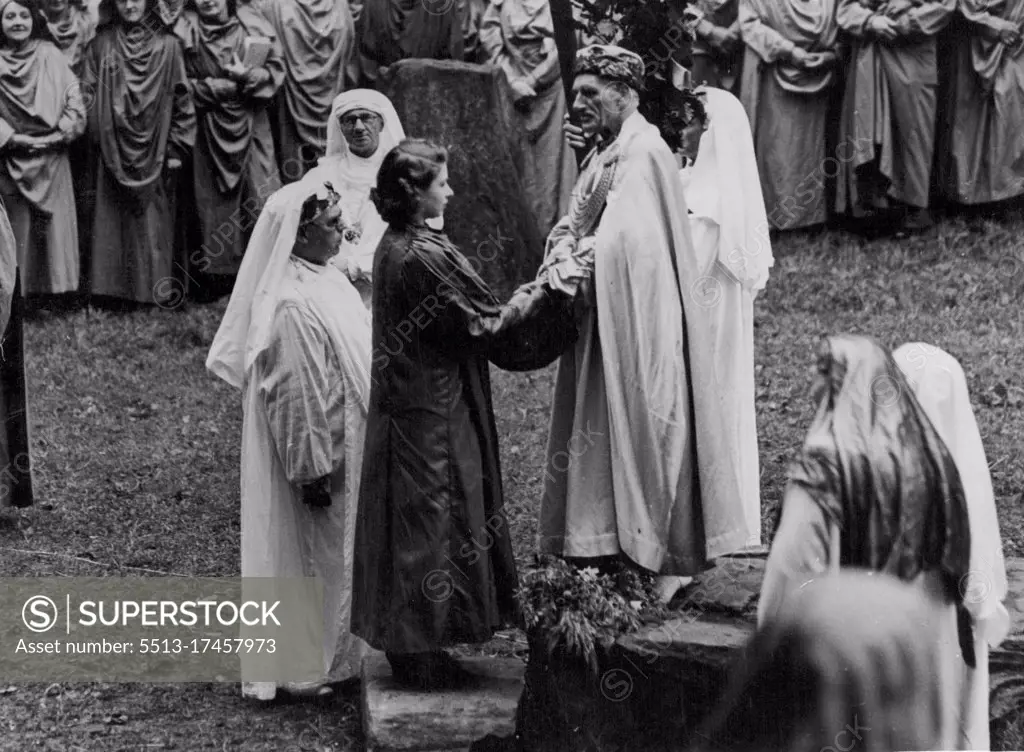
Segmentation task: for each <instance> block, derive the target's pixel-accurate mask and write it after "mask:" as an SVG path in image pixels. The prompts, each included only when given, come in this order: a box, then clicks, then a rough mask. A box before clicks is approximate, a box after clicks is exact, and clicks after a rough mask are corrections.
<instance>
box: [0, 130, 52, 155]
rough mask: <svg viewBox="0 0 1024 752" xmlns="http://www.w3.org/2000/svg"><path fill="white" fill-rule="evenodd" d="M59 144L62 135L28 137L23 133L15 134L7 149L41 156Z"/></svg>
mask: <svg viewBox="0 0 1024 752" xmlns="http://www.w3.org/2000/svg"><path fill="white" fill-rule="evenodd" d="M59 143H60V134H51V135H49V136H28V135H25V134H23V133H15V134H14V135H13V136H11V138H10V140H9V141H8V142H7V147H8V148H9V149H11V150H13V151H17V152H21V153H22V154H41V153H42V152H44V151H47V150H48V149H52V148H54V147H56V146H57V145H58V144H59Z"/></svg>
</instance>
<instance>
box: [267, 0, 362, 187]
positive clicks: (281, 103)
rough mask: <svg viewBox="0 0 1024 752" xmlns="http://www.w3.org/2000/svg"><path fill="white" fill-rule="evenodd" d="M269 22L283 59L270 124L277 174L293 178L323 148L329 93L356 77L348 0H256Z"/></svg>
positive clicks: (285, 179)
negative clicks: (342, 0) (286, 0)
mask: <svg viewBox="0 0 1024 752" xmlns="http://www.w3.org/2000/svg"><path fill="white" fill-rule="evenodd" d="M254 6H255V7H256V8H257V9H258V10H259V11H260V12H261V13H263V15H264V16H266V17H267V19H269V20H270V23H271V24H272V25H273V27H274V31H275V32H276V33H277V39H278V42H279V43H280V45H281V53H282V56H283V60H284V71H285V76H284V83H283V84H282V85H281V89H280V91H279V92H278V94H277V98H276V102H275V104H274V111H273V112H274V115H273V120H274V123H273V127H274V133H275V135H274V138H275V142H274V143H275V148H276V149H277V163H278V166H279V168H280V171H281V180H282V181H283V182H285V183H294V182H295V181H296V180H299V179H301V178H302V177H304V176H305V174H306V173H307V172H309V171H310V170H312V169H313V168H314V167H316V163H317V160H318V159H320V157H322V156H324V153H325V151H326V149H327V121H328V119H329V118H330V115H331V105H333V104H334V99H335V97H337V96H338V95H339V94H341V93H342V92H343V91H345V89H346V86H347V85H349V84H352V83H354V82H355V81H356V80H358V78H359V73H358V66H357V63H356V60H355V45H356V31H355V21H354V20H353V16H352V9H351V8H350V7H349V3H348V2H337V0H288V2H281V0H256V1H255V2H254Z"/></svg>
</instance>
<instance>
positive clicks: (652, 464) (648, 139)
mask: <svg viewBox="0 0 1024 752" xmlns="http://www.w3.org/2000/svg"><path fill="white" fill-rule="evenodd" d="M612 161H617V166H616V167H615V173H614V180H613V182H612V184H611V188H610V190H609V192H608V194H607V202H606V207H605V210H604V213H603V215H601V218H600V220H599V222H598V224H597V228H596V232H594V233H592V239H589V240H584V242H583V243H580V245H581V246H582V245H587V246H589V247H592V248H593V264H594V275H593V303H594V304H595V305H596V309H592V310H591V311H590V312H589V313H587V314H586V316H585V317H584V320H583V328H582V331H581V336H580V343H579V344H578V345H577V347H576V348H575V349H574V350H572V351H570V352H568V353H566V355H564V356H563V357H562V360H561V361H560V362H559V367H558V373H557V375H556V386H555V395H554V399H553V405H552V418H551V428H550V433H549V438H548V463H547V466H546V468H545V478H546V483H545V489H544V496H543V500H542V505H541V518H540V549H541V551H542V552H544V553H553V554H557V555H564V556H601V555H608V554H615V553H618V552H620V551H621V553H624V554H625V555H626V556H628V557H629V558H630V559H631V560H632V561H634V562H636V563H637V564H639V565H640V566H642V567H644V568H646V569H648V570H650V571H653V572H658V573H661V574H662V575H692V574H695V573H696V572H697V571H699V567H700V560H701V559H703V557H704V556H706V557H707V558H714V557H716V556H721V555H723V554H725V553H730V552H732V551H736V550H739V549H741V548H743V547H744V546H745V545H746V544H747V541H749V540H751V539H752V538H753V536H754V535H755V530H754V529H752V528H751V526H750V524H749V523H748V520H747V516H746V514H745V513H744V511H743V509H742V507H741V505H740V476H739V472H738V469H737V468H736V467H735V462H734V460H735V456H736V449H735V446H736V443H737V437H736V436H735V435H734V433H733V430H732V428H731V427H728V426H727V427H726V428H727V430H724V431H723V430H722V425H721V422H720V414H721V413H722V411H723V410H725V409H727V407H728V406H729V405H731V403H732V401H733V399H734V396H733V395H732V394H731V393H729V392H727V391H725V390H724V389H723V388H722V385H721V380H720V374H719V373H718V366H717V365H716V361H715V358H714V338H713V332H714V319H713V311H711V310H710V309H709V308H708V307H707V306H706V305H704V304H703V300H702V299H701V297H700V294H699V292H700V284H701V280H702V279H703V278H705V277H706V276H707V275H708V274H710V273H711V271H712V266H713V264H714V261H715V259H714V256H713V255H711V254H710V253H709V252H708V251H706V250H704V251H703V252H704V254H705V255H700V254H701V250H702V249H700V248H697V247H695V246H694V244H693V242H692V240H691V236H690V227H689V223H688V221H687V219H686V198H685V196H684V190H683V184H682V181H681V179H680V177H679V171H678V165H677V163H676V161H675V158H674V156H673V154H672V152H671V150H670V149H669V147H668V145H667V144H665V142H664V140H662V138H661V136H660V134H659V133H658V130H657V128H655V127H654V126H653V125H651V124H650V123H649V122H648V121H647V120H646V119H645V118H644V117H643V116H642V115H640V114H639V113H633V114H632V115H630V116H629V117H628V118H627V119H626V120H625V122H624V123H623V125H622V129H621V131H620V133H619V135H618V137H617V138H616V140H615V141H614V142H613V144H611V145H610V146H609V147H608V148H607V149H606V150H605V151H604V152H603V153H602V154H599V155H596V156H595V157H594V158H593V159H592V160H591V162H590V164H589V166H588V165H584V168H583V172H582V174H581V177H580V179H579V181H578V182H577V195H579V194H578V191H580V190H586V186H588V185H593V184H594V183H595V181H597V182H599V180H600V178H599V177H597V178H596V177H595V171H597V172H598V173H599V172H600V171H601V170H602V169H603V167H604V166H605V165H608V164H610V163H611V162H612ZM595 165H596V166H595ZM574 201H575V199H574ZM571 225H572V222H571V220H570V218H569V217H566V218H563V219H562V220H561V221H560V222H559V223H558V225H556V227H555V228H554V229H553V230H552V232H551V234H550V236H549V238H548V243H547V251H546V254H547V260H546V262H545V266H547V264H548V262H549V261H551V260H552V256H553V255H557V254H559V253H561V252H562V251H561V250H560V249H561V248H564V246H565V242H566V239H567V236H568V235H569V234H570V233H571V229H570V227H571ZM542 273H543V272H542ZM595 310H596V312H599V315H598V313H595ZM595 319H596V320H595ZM595 326H596V327H597V332H598V336H597V337H594V336H592V334H593V332H592V329H593V327H595ZM591 382H593V383H591ZM691 384H692V389H691ZM691 397H692V400H691ZM694 465H696V472H694ZM563 470H564V472H562V471H563ZM695 483H696V484H697V488H695V487H694V484H695ZM698 488H699V491H698ZM695 494H696V495H698V496H699V499H698V504H697V506H696V508H697V509H698V510H699V511H698V512H697V513H698V514H700V515H702V518H703V519H702V525H703V533H704V539H705V546H704V549H705V550H703V551H694V550H693V548H694V547H693V539H692V537H691V535H690V534H689V532H688V530H689V529H692V528H693V526H694V520H692V519H687V516H688V515H692V514H693V511H692V510H693V509H694V501H695ZM695 557H696V558H695Z"/></svg>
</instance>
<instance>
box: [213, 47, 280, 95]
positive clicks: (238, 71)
mask: <svg viewBox="0 0 1024 752" xmlns="http://www.w3.org/2000/svg"><path fill="white" fill-rule="evenodd" d="M224 72H225V73H227V74H228V77H229V78H231V79H232V80H234V81H235V82H236V83H238V84H239V85H240V86H241V87H242V93H243V94H249V93H251V92H252V91H253V90H254V89H256V88H258V87H260V86H262V85H263V84H265V83H266V82H267V81H269V80H270V71H268V70H267V69H266V68H247V67H245V65H244V64H243V63H242V61H241V60H239V59H238V55H237V54H236V55H235V56H234V57H233V58H232V59H231V62H230V63H227V64H226V65H225V66H224Z"/></svg>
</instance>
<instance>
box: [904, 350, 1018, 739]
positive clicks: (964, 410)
mask: <svg viewBox="0 0 1024 752" xmlns="http://www.w3.org/2000/svg"><path fill="white" fill-rule="evenodd" d="M893 360H895V361H896V365H898V366H899V367H900V370H901V371H902V372H903V375H904V376H906V377H907V382H908V383H909V384H910V386H911V388H912V389H913V390H914V396H915V397H916V398H917V401H918V402H919V403H920V405H921V408H922V409H923V410H924V412H925V415H927V416H928V420H930V421H931V422H932V425H933V426H935V430H936V431H938V432H939V436H941V437H942V441H943V443H945V445H946V447H947V448H948V449H949V452H950V454H951V455H953V461H954V462H955V463H956V467H957V471H958V472H959V473H960V481H961V482H962V483H963V485H964V496H965V497H966V499H967V516H968V520H969V522H970V529H971V566H970V575H969V576H968V578H967V580H966V581H965V582H962V583H960V587H961V590H962V591H963V593H964V606H965V607H966V609H967V611H968V612H969V613H970V615H971V622H972V625H973V627H974V655H975V661H976V668H971V667H970V666H966V665H961V666H960V670H961V671H962V683H961V684H960V687H961V697H962V701H961V703H960V708H961V713H962V715H961V717H960V724H959V740H958V745H957V747H956V749H989V748H990V739H989V708H988V693H989V680H988V651H989V648H990V647H992V648H996V647H999V645H1000V643H1002V641H1003V640H1004V639H1005V638H1006V635H1007V634H1008V633H1009V630H1010V615H1009V612H1008V611H1007V610H1006V606H1004V605H1003V600H1005V598H1006V594H1007V590H1008V587H1007V581H1006V562H1005V559H1004V557H1003V543H1002V539H1001V536H1000V535H999V517H998V515H997V513H996V501H995V494H994V493H993V491H992V477H991V475H990V474H989V471H988V460H987V459H986V458H985V447H984V446H983V445H982V443H981V434H980V433H979V431H978V424H977V422H976V421H975V419H974V413H973V412H972V411H971V396H970V394H969V393H968V391H967V379H966V378H965V377H964V371H963V368H961V367H960V364H959V363H957V362H956V359H955V358H953V356H952V355H950V354H949V353H947V352H945V351H943V350H940V349H939V348H937V347H935V346H934V345H928V344H925V343H923V342H912V343H907V344H905V345H903V346H902V347H900V348H899V349H898V350H896V351H895V352H894V353H893Z"/></svg>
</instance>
